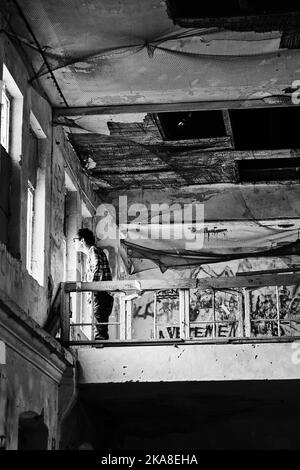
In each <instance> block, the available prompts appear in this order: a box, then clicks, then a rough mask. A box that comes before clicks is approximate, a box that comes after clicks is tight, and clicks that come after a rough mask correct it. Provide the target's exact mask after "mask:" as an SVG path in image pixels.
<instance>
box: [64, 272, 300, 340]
mask: <svg viewBox="0 0 300 470" xmlns="http://www.w3.org/2000/svg"><path fill="white" fill-rule="evenodd" d="M299 281H300V273H293V272H284V273H282V274H280V273H275V274H263V273H260V274H258V275H255V274H252V275H245V276H244V275H243V276H237V277H220V278H203V279H192V280H185V281H180V282H176V283H175V282H168V281H161V280H140V281H137V280H133V281H131V280H126V281H102V282H101V281H100V282H66V283H62V284H61V294H60V295H61V299H60V340H61V342H62V343H63V344H65V345H75V344H77V345H80V344H89V343H93V342H94V328H95V326H96V325H97V323H95V320H94V318H92V319H91V321H88V322H82V321H73V322H72V320H71V309H70V294H71V293H73V292H77V293H78V292H90V291H92V292H97V291H107V292H112V293H116V294H117V297H118V299H119V300H118V318H117V320H116V321H113V320H112V321H109V322H108V323H107V324H108V325H109V326H111V327H112V326H115V327H116V328H117V329H118V334H117V338H116V339H115V340H112V341H110V342H113V343H123V342H128V343H132V342H133V341H134V342H136V341H137V342H149V341H152V342H155V343H157V342H159V343H161V342H166V341H171V342H174V341H186V340H189V341H196V342H205V343H207V342H213V343H217V342H249V341H250V342H256V341H268V342H269V341H294V340H298V339H300V293H299V294H298V293H297V294H295V292H296V288H293V289H292V290H290V291H289V290H288V289H287V288H285V287H282V286H295V285H298V284H300V282H299ZM270 287H272V289H273V298H272V299H271V295H270V294H266V295H265V298H266V299H265V300H264V301H263V302H262V301H261V300H259V295H256V294H255V293H257V292H258V293H260V290H261V289H268V288H270ZM284 289H286V290H284ZM149 292H152V293H153V312H152V316H153V318H152V327H151V338H148V339H147V341H145V340H143V339H142V338H141V339H139V338H137V337H133V335H132V325H133V320H134V316H133V303H134V302H136V299H137V298H138V297H140V296H142V295H143V293H149ZM201 292H202V293H203V292H204V295H203V297H201V296H200V294H201ZM285 292H288V293H289V294H290V296H288V295H287V294H286V293H285ZM291 292H292V293H291ZM284 293H285V294H284ZM294 294H295V295H294ZM226 295H227V296H229V298H230V300H229V301H228V300H226ZM168 296H169V297H168ZM268 296H269V297H270V298H269V299H268ZM171 298H172V300H170V299H171ZM199 299H200V300H199ZM224 299H225V300H224ZM230 302H231V303H232V304H234V307H232V305H230ZM284 302H285V303H284ZM254 304H255V305H254ZM159 308H160V309H161V310H159ZM172 310H174V311H175V310H176V311H177V317H176V318H175V320H174V318H173V311H172ZM159 312H162V314H163V315H164V316H165V317H170V318H169V321H167V322H165V324H162V322H161V317H162V314H161V313H159ZM234 312H235V313H234ZM86 327H89V328H90V331H91V335H90V337H87V336H85V335H83V338H82V337H81V338H80V339H74V335H73V334H72V331H74V329H75V328H79V329H84V328H86ZM164 331H167V332H168V335H169V336H168V337H165V336H164V334H165V333H164Z"/></svg>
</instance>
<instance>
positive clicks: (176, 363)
mask: <svg viewBox="0 0 300 470" xmlns="http://www.w3.org/2000/svg"><path fill="white" fill-rule="evenodd" d="M299 358H300V356H299V344H298V343H285V344H231V345H221V344H219V345H214V344H213V345H208V344H206V345H205V344H202V345H201V344H200V345H199V344H198V345H197V344H174V345H161V346H123V347H122V348H118V347H109V348H104V349H79V350H78V359H79V362H80V366H81V367H80V376H79V383H80V384H97V383H117V382H120V383H125V382H177V381H178V382H182V381H214V380H221V381H224V380H225V381H227V380H271V379H299V378H300V365H299V364H300V360H299Z"/></svg>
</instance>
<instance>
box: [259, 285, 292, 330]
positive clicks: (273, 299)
mask: <svg viewBox="0 0 300 470" xmlns="http://www.w3.org/2000/svg"><path fill="white" fill-rule="evenodd" d="M250 322H251V336H297V335H300V289H299V287H298V286H280V287H273V286H272V287H262V288H260V289H255V290H253V291H252V292H251V294H250Z"/></svg>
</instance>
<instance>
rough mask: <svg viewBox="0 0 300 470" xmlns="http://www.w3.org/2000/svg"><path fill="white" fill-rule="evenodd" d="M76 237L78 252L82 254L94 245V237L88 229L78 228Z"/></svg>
mask: <svg viewBox="0 0 300 470" xmlns="http://www.w3.org/2000/svg"><path fill="white" fill-rule="evenodd" d="M77 235H78V242H79V243H78V250H79V251H83V252H84V253H85V252H86V251H87V250H88V249H89V248H90V247H91V246H93V245H95V237H94V234H93V232H92V231H91V230H89V229H88V228H80V229H79V230H78V232H77Z"/></svg>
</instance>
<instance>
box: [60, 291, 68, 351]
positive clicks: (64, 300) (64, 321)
mask: <svg viewBox="0 0 300 470" xmlns="http://www.w3.org/2000/svg"><path fill="white" fill-rule="evenodd" d="M60 331H61V333H60V337H61V341H62V343H63V344H65V343H68V342H69V341H70V292H66V291H65V284H64V283H62V286H61V303H60Z"/></svg>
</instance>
